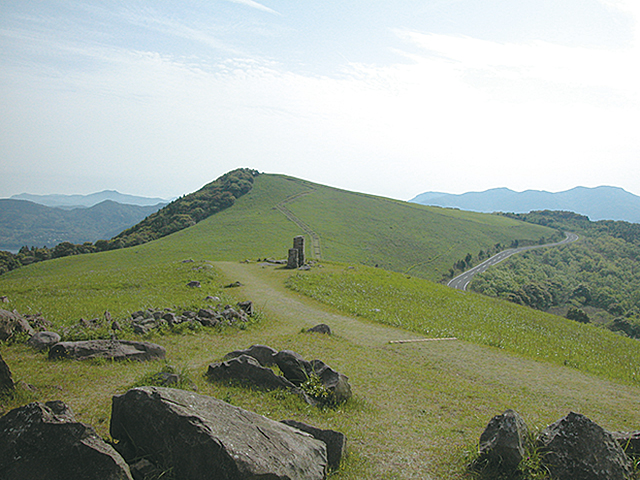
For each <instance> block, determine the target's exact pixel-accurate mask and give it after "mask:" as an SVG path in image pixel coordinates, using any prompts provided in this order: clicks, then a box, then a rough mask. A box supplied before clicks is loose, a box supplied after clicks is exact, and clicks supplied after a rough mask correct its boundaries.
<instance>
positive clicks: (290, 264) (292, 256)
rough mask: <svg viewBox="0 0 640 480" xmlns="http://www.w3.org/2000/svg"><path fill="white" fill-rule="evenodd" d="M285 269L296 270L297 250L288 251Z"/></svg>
mask: <svg viewBox="0 0 640 480" xmlns="http://www.w3.org/2000/svg"><path fill="white" fill-rule="evenodd" d="M287 268H291V269H294V268H298V249H296V248H290V249H289V258H288V259H287Z"/></svg>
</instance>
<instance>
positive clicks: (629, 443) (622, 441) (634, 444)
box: [611, 431, 640, 458]
mask: <svg viewBox="0 0 640 480" xmlns="http://www.w3.org/2000/svg"><path fill="white" fill-rule="evenodd" d="M611 435H612V436H613V439H614V440H615V441H616V442H618V445H620V446H621V447H622V449H623V450H624V453H626V454H627V456H629V457H632V458H638V457H640V432H638V431H636V432H611Z"/></svg>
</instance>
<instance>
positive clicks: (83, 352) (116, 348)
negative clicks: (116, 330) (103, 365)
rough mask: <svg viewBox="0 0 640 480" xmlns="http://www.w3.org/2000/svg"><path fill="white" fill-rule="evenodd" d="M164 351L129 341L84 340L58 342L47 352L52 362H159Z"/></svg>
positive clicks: (148, 344)
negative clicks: (65, 360)
mask: <svg viewBox="0 0 640 480" xmlns="http://www.w3.org/2000/svg"><path fill="white" fill-rule="evenodd" d="M165 354H166V350H165V349H164V347H161V346H160V345H156V344H155V343H151V342H134V341H130V340H84V341H79V342H59V343H56V344H55V345H54V346H53V347H51V349H50V350H49V358H50V359H52V360H59V359H65V358H69V359H74V360H89V359H93V358H105V359H111V360H137V361H146V360H161V359H163V358H164V357H165Z"/></svg>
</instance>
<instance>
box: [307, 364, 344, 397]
mask: <svg viewBox="0 0 640 480" xmlns="http://www.w3.org/2000/svg"><path fill="white" fill-rule="evenodd" d="M311 370H312V372H313V373H314V374H315V375H317V376H318V377H320V380H321V381H322V384H323V385H324V387H325V388H326V389H327V390H329V392H330V393H331V396H330V397H329V398H328V399H326V402H327V403H342V402H346V401H347V400H349V399H350V398H351V395H352V394H351V385H349V378H348V377H347V376H346V375H344V374H342V373H339V372H336V371H335V370H334V369H332V368H331V367H330V366H328V365H327V364H326V363H324V362H323V361H321V360H312V361H311Z"/></svg>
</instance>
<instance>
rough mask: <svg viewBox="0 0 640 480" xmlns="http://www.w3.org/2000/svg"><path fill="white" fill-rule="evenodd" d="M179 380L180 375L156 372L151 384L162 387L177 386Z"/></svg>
mask: <svg viewBox="0 0 640 480" xmlns="http://www.w3.org/2000/svg"><path fill="white" fill-rule="evenodd" d="M180 380H181V379H180V375H178V374H177V373H169V372H158V373H156V374H155V375H154V376H153V382H154V383H157V384H158V385H160V386H162V387H170V386H174V385H178V384H179V383H180Z"/></svg>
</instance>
